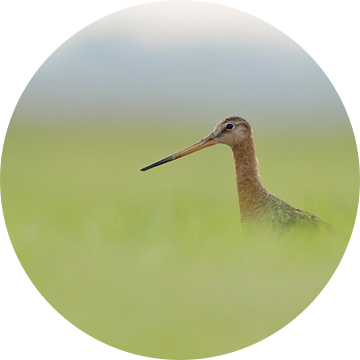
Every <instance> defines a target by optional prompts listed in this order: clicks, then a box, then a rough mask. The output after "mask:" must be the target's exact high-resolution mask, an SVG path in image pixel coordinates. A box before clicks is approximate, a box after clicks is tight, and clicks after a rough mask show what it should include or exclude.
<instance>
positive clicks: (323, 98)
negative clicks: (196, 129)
mask: <svg viewBox="0 0 360 360" xmlns="http://www.w3.org/2000/svg"><path fill="white" fill-rule="evenodd" d="M231 115H239V116H242V117H245V118H246V119H248V120H249V121H251V122H252V123H253V122H254V121H258V122H259V123H263V124H264V123H267V122H271V123H272V124H274V123H275V122H279V123H284V122H289V123H291V122H299V121H308V122H313V123H314V122H326V123H336V122H338V121H339V120H341V119H343V120H344V121H348V120H347V115H346V112H345V110H344V108H343V105H342V103H341V100H340V98H339V97H338V95H337V93H336V91H335V89H334V88H333V86H332V84H331V83H330V81H329V79H328V78H327V77H326V75H325V74H324V73H323V71H322V70H321V69H320V68H319V66H318V65H317V64H316V63H315V62H314V61H313V60H312V58H311V57H310V56H309V55H308V54H307V53H306V52H305V51H304V50H303V49H301V48H300V47H299V46H298V45H297V44H296V43H295V42H293V41H292V40H291V39H290V38H289V37H287V36H286V35H285V34H283V33H282V32H280V31H278V30H277V29H275V28H274V27H272V26H271V25H269V24H267V23H265V22H263V21H262V20H259V19H257V18H255V17H253V16H251V15H248V14H246V13H243V12H241V11H238V10H234V9H231V8H228V7H224V6H220V5H215V4H210V3H203V2H185V1H181V2H175V1H169V2H158V3H150V4H146V5H140V6H136V7H132V8H129V9H126V10H122V11H120V12H117V13H114V14H112V15H109V16H107V17H105V18H102V19H100V20H98V21H96V22H95V23H93V24H91V25H89V26H87V27H86V28H84V29H83V30H81V31H80V32H79V33H77V34H76V35H74V36H73V37H72V38H70V39H69V40H68V41H67V42H65V43H64V44H63V45H62V46H60V47H59V48H58V49H57V50H56V51H55V52H54V53H53V54H52V55H51V56H50V57H49V58H48V59H47V60H46V61H45V63H44V64H43V65H42V66H41V67H40V69H39V71H38V72H37V73H36V74H35V75H34V77H33V78H32V80H31V81H30V83H29V85H28V87H27V88H26V89H25V91H24V93H23V95H22V97H21V99H20V101H19V103H18V106H17V108H16V110H15V113H14V117H13V122H24V121H25V122H32V121H41V122H43V121H45V122H57V123H63V122H76V121H78V120H81V121H85V122H86V121H89V122H96V123H101V122H118V123H120V122H122V121H126V122H132V121H140V120H141V121H155V120H166V121H195V120H199V121H204V120H205V121H207V120H209V122H210V123H211V124H214V123H216V122H217V121H219V120H220V119H222V118H224V117H225V116H231Z"/></svg>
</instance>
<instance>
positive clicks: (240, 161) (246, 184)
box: [232, 136, 267, 221]
mask: <svg viewBox="0 0 360 360" xmlns="http://www.w3.org/2000/svg"><path fill="white" fill-rule="evenodd" d="M232 151H233V156H234V161H235V172H236V185H237V191H238V198H239V206H240V216H241V220H242V221H246V220H247V219H250V218H251V217H252V216H253V215H254V214H255V213H256V212H257V211H256V210H258V208H259V206H260V205H261V204H262V203H263V201H264V198H265V197H266V194H267V191H266V189H265V188H264V186H263V185H262V183H261V180H260V173H259V163H258V159H257V157H256V151H255V144H254V140H253V138H252V136H249V138H248V139H245V140H244V141H242V142H241V144H237V145H234V146H233V147H232Z"/></svg>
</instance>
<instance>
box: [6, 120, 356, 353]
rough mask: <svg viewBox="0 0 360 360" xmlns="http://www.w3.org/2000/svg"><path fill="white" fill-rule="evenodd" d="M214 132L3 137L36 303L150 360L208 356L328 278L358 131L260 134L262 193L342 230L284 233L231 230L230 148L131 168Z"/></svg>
mask: <svg viewBox="0 0 360 360" xmlns="http://www.w3.org/2000/svg"><path fill="white" fill-rule="evenodd" d="M165 125H166V126H165ZM214 125H215V124H212V123H211V124H209V125H208V126H205V125H204V124H202V125H195V126H194V125H191V124H183V125H181V126H180V125H177V126H176V125H174V124H165V123H163V124H161V123H159V124H157V125H154V124H152V125H151V126H150V125H147V124H144V123H139V124H132V125H131V124H128V125H126V126H125V125H124V126H113V127H111V126H110V125H108V126H104V127H100V128H97V127H95V126H94V127H91V126H88V127H86V128H85V127H84V128H80V127H75V126H73V127H71V126H68V127H66V126H63V127H52V128H51V127H46V126H32V127H29V126H28V127H27V126H23V127H21V126H14V125H11V126H10V128H9V131H8V134H7V137H6V140H5V146H4V151H3V158H2V173H1V181H2V203H3V209H4V214H5V220H6V225H7V228H8V231H9V234H10V238H11V240H12V243H13V246H14V248H15V251H16V253H17V255H18V257H19V260H20V262H21V264H22V266H23V267H24V269H25V271H26V272H27V274H28V276H29V277H30V279H31V281H32V282H33V283H34V285H35V286H36V287H37V289H38V290H39V291H40V293H41V294H42V295H43V296H44V297H45V298H46V300H47V301H48V302H49V303H50V304H51V305H52V306H53V307H54V308H55V309H56V310H57V311H58V312H59V313H60V314H62V315H63V316H64V317H65V318H66V319H68V320H69V321H70V322H71V323H73V324H74V325H76V326H77V327H78V328H80V329H81V330H83V331H85V332H86V333H88V334H90V335H91V336H93V337H95V338H97V339H98V340H101V341H103V342H105V343H107V344H109V345H112V346H114V347H117V348H120V349H122V350H125V351H129V352H133V353H136V354H141V355H146V356H150V357H159V358H173V359H174V358H176V359H186V358H200V357H209V356H215V355H219V354H223V353H228V352H231V351H235V350H238V349H241V348H243V347H246V346H249V345H251V344H253V343H255V342H257V341H260V340H262V339H263V338H265V337H267V336H269V335H271V334H272V333H274V332H275V331H277V330H279V329H280V328H282V327H283V326H285V325H286V324H287V323H289V322H290V321H291V320H292V319H294V318H295V317H296V316H297V315H298V314H300V313H301V312H302V311H303V310H304V309H305V308H306V307H307V306H308V305H309V304H310V303H311V302H312V301H313V300H314V298H315V297H316V296H317V295H318V294H319V293H320V291H321V290H322V288H323V287H324V286H325V285H326V283H327V282H328V280H329V279H330V277H331V275H332V274H333V272H334V271H335V269H336V267H337V265H338V264H339V261H340V259H341V257H342V255H343V253H344V251H345V248H346V245H347V242H348V240H349V238H350V234H351V231H352V227H353V224H354V220H355V216H356V210H357V205H358V194H359V168H358V158H357V152H356V145H355V141H354V137H353V135H352V133H351V132H350V131H348V132H346V131H344V132H341V131H339V130H338V129H334V130H331V129H315V130H314V132H313V133H309V132H307V131H291V129H289V130H286V131H285V130H284V131H283V132H281V133H276V134H275V133H272V132H268V131H261V129H260V130H258V129H256V128H255V129H254V133H255V134H254V135H255V141H256V148H257V154H258V158H259V162H260V173H261V176H262V181H263V183H264V185H265V187H266V188H267V189H268V190H269V191H271V192H273V193H274V194H275V195H277V196H279V197H280V198H282V199H283V200H285V201H287V202H288V203H290V204H291V205H293V206H296V207H299V208H301V209H303V210H307V211H309V212H312V213H314V214H316V215H318V216H320V217H322V218H323V219H325V220H326V221H328V222H329V223H331V224H332V225H333V226H334V227H336V228H337V229H338V232H336V233H335V234H333V235H329V234H316V235H311V234H305V233H303V234H299V233H292V234H290V235H288V236H282V237H278V236H275V235H271V234H266V235H265V234H258V233H257V234H254V233H251V232H249V231H248V230H246V229H243V228H241V226H240V221H239V210H238V204H237V195H236V186H235V175H234V165H233V160H232V156H231V150H230V149H229V148H228V147H227V146H224V145H217V146H214V147H211V148H208V149H205V150H203V151H200V152H197V153H195V154H193V155H191V156H188V157H185V158H183V159H180V160H176V161H174V162H172V163H169V164H166V165H163V166H161V167H159V168H156V169H153V170H150V171H148V172H145V173H142V172H140V171H139V170H140V168H141V167H143V166H145V165H148V164H150V163H152V162H154V161H156V160H159V159H160V158H163V157H165V156H167V155H170V154H172V153H173V152H176V151H178V150H180V149H182V148H184V147H186V146H188V145H191V144H193V143H194V142H196V141H198V140H200V139H201V138H202V137H204V136H206V135H208V133H210V132H211V130H212V128H213V126H214Z"/></svg>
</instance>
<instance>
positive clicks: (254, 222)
mask: <svg viewBox="0 0 360 360" xmlns="http://www.w3.org/2000/svg"><path fill="white" fill-rule="evenodd" d="M216 144H226V145H228V146H230V147H231V150H232V153H233V158H234V162H235V173H236V186H237V192H238V201H239V207H240V220H241V224H242V225H245V226H250V227H261V228H263V227H266V228H270V229H272V230H275V231H279V232H283V231H285V230H287V229H289V228H290V227H292V226H293V225H304V227H306V228H311V229H315V228H318V227H319V226H320V225H325V226H326V227H328V226H329V224H328V223H327V222H325V221H324V220H322V219H321V218H319V217H317V216H316V215H313V214H311V213H308V212H306V211H303V210H300V209H297V208H295V207H293V206H291V205H289V204H288V203H286V202H285V201H283V200H281V199H280V198H278V197H277V196H275V195H273V194H272V193H270V192H269V191H267V190H266V189H265V187H264V186H263V184H262V182H261V180H260V172H259V162H258V159H257V156H256V151H255V142H254V137H253V131H252V128H251V126H250V123H249V122H248V121H246V120H245V119H243V118H241V117H239V116H230V117H226V118H225V119H223V120H221V121H220V122H219V123H218V124H217V125H216V126H215V128H214V130H213V131H212V132H211V134H210V135H208V136H207V137H205V138H204V139H202V140H200V141H199V142H197V143H195V144H193V145H191V146H189V147H187V148H185V149H183V150H181V151H178V152H176V153H174V154H172V155H170V156H167V157H166V158H164V159H161V160H159V161H157V162H155V163H153V164H151V165H148V166H146V167H143V168H142V169H140V170H141V171H146V170H149V169H152V168H154V167H156V166H159V165H162V164H165V163H167V162H169V161H173V160H175V159H179V158H181V157H183V156H185V155H188V154H191V153H193V152H195V151H198V150H201V149H205V148H207V147H209V146H213V145H216Z"/></svg>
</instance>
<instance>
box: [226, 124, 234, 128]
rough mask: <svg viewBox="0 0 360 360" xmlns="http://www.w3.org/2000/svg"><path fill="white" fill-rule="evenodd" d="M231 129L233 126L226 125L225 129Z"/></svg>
mask: <svg viewBox="0 0 360 360" xmlns="http://www.w3.org/2000/svg"><path fill="white" fill-rule="evenodd" d="M233 127H234V125H233V124H227V125H226V128H227V129H232V128H233Z"/></svg>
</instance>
